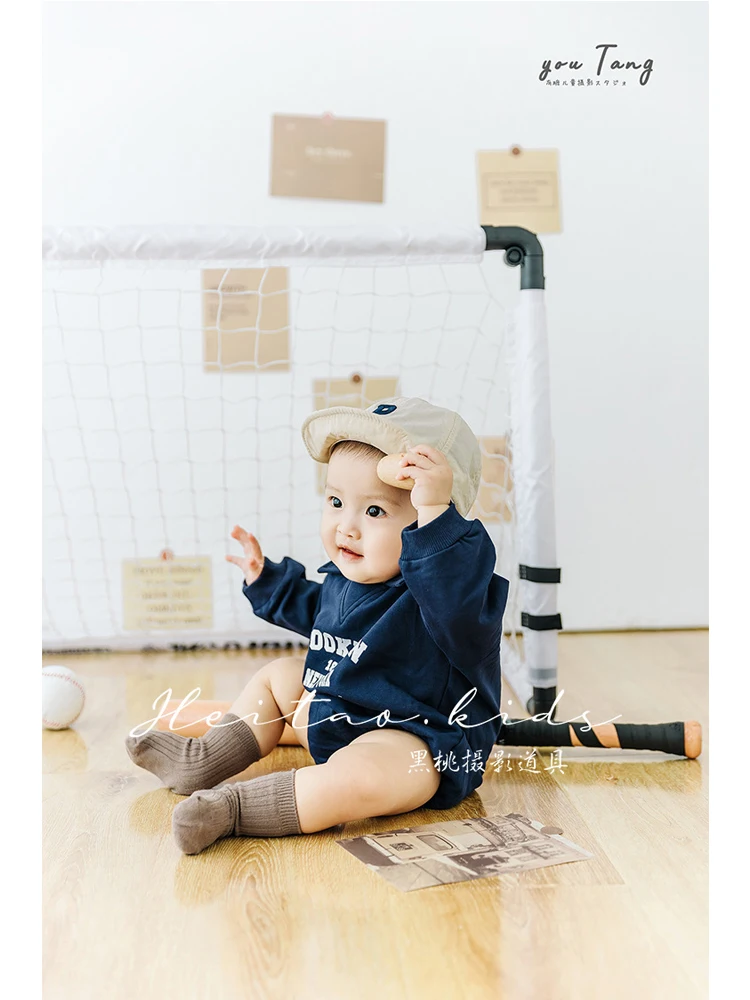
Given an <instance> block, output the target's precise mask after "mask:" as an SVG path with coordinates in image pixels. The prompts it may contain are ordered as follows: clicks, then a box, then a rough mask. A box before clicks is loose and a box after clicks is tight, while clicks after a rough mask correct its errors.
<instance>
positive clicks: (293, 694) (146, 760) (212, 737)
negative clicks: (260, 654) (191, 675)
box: [125, 656, 304, 795]
mask: <svg viewBox="0 0 750 1000" xmlns="http://www.w3.org/2000/svg"><path fill="white" fill-rule="evenodd" d="M303 670H304V657H303V656H286V657H280V658H279V659H276V660H272V661H271V662H270V663H267V664H266V665H265V666H264V667H262V668H261V669H260V670H259V671H258V672H257V673H256V674H255V675H254V676H253V677H252V678H251V679H250V681H248V683H247V685H246V686H245V689H244V690H243V692H242V693H241V694H240V696H239V698H237V699H236V700H235V702H234V703H233V704H232V706H231V708H230V709H229V712H227V714H226V715H225V716H224V717H223V718H222V719H220V720H214V724H213V725H212V726H211V727H210V728H209V731H208V733H207V734H206V735H205V736H203V737H201V738H200V739H195V738H187V739H186V738H185V737H184V736H180V735H178V734H177V733H165V732H158V733H157V732H153V731H151V732H149V733H147V734H146V735H145V736H140V737H128V739H127V740H126V741H125V743H126V747H127V751H128V754H129V755H130V758H131V760H132V761H133V762H134V763H135V764H138V766H139V767H143V768H145V769H146V770H148V771H151V772H153V773H154V774H156V775H157V776H158V777H159V778H161V780H162V781H163V782H164V783H165V784H166V785H169V786H170V787H171V788H173V789H174V791H176V792H178V793H179V794H181V795H190V794H191V792H194V791H197V790H198V789H203V788H213V787H214V786H215V785H217V784H218V783H219V782H220V781H225V780H226V779H227V778H231V777H232V776H234V775H235V774H239V773H240V772H241V771H244V770H245V769H246V768H247V767H250V765H251V764H254V763H255V762H256V761H257V760H259V759H260V758H261V757H265V756H266V754H268V753H270V751H271V750H272V749H273V748H274V747H275V746H276V744H277V743H278V741H279V738H280V737H281V734H282V733H283V732H284V728H285V720H284V718H283V717H284V716H285V715H288V716H289V718H290V719H291V718H292V715H293V713H294V711H295V709H296V707H297V704H296V700H297V698H300V697H302V696H303V694H304V690H303V688H302V672H303ZM243 717H246V718H243ZM217 723H219V724H217Z"/></svg>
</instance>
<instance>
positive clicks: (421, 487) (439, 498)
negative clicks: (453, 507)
mask: <svg viewBox="0 0 750 1000" xmlns="http://www.w3.org/2000/svg"><path fill="white" fill-rule="evenodd" d="M399 464H400V465H401V467H402V468H401V471H400V472H397V473H396V478H397V479H405V478H408V477H411V478H412V479H413V480H414V487H413V489H412V491H411V494H410V495H411V503H412V506H413V507H414V508H415V509H416V510H419V508H420V507H437V506H439V505H441V504H449V503H450V500H451V492H452V490H453V469H451V467H450V465H449V464H448V459H447V458H446V457H445V455H444V454H443V453H442V451H438V450H437V448H433V447H432V446H431V445H429V444H417V445H415V446H414V447H413V448H410V449H409V450H408V451H406V452H405V453H404V457H403V458H402V459H401V462H400V463H399Z"/></svg>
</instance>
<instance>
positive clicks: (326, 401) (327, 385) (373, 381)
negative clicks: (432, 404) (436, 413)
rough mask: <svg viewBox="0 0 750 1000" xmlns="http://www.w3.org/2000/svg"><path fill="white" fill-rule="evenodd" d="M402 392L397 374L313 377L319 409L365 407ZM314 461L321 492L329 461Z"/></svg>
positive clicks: (320, 492) (315, 399)
mask: <svg viewBox="0 0 750 1000" xmlns="http://www.w3.org/2000/svg"><path fill="white" fill-rule="evenodd" d="M400 395H401V390H400V389H399V383H398V376H397V375H394V376H388V375H385V376H375V377H366V376H362V375H354V376H350V377H349V378H331V379H326V378H317V379H314V380H313V400H314V405H315V409H316V410H325V409H327V408H328V407H329V406H357V407H359V408H360V409H362V410H366V409H367V407H368V406H372V404H373V403H377V402H378V400H380V399H390V398H392V397H394V396H400ZM315 464H316V465H317V469H316V473H317V476H316V485H317V491H318V494H319V495H320V496H322V495H323V488H324V486H325V481H326V474H327V472H328V465H327V464H325V463H320V462H316V463H315Z"/></svg>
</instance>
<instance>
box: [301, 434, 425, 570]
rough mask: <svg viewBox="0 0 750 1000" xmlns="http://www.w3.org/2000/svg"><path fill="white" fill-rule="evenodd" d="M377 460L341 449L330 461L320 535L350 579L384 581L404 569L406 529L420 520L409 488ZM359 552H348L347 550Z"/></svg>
mask: <svg viewBox="0 0 750 1000" xmlns="http://www.w3.org/2000/svg"><path fill="white" fill-rule="evenodd" d="M377 464H378V462H377V459H375V458H367V457H364V456H354V455H350V454H349V455H347V454H346V453H344V454H342V453H341V452H339V451H335V452H334V453H333V455H332V456H331V460H330V462H329V463H328V477H327V480H326V487H325V494H324V496H325V499H324V503H323V517H322V518H321V522H320V535H321V538H322V539H323V545H324V546H325V550H326V552H327V553H328V557H329V558H330V559H331V560H332V561H333V562H334V563H335V564H336V566H337V567H338V568H339V569H340V570H341V572H342V573H343V575H344V576H345V577H347V578H348V579H349V580H356V581H357V583H383V582H384V581H385V580H390V579H391V577H393V576H396V574H397V573H398V572H399V566H398V560H399V556H400V555H401V532H402V530H403V529H404V528H405V527H406V526H407V525H409V524H411V523H412V522H413V521H415V520H416V517H417V512H416V510H415V509H414V507H412V504H411V499H410V493H409V491H408V490H400V489H397V487H395V486H388V485H387V484H386V483H384V482H383V481H382V480H381V479H379V478H378V474H377V472H376V469H377ZM347 548H348V549H350V550H351V551H352V552H354V553H356V555H354V556H352V555H348V554H347V552H346V551H344V550H345V549H347Z"/></svg>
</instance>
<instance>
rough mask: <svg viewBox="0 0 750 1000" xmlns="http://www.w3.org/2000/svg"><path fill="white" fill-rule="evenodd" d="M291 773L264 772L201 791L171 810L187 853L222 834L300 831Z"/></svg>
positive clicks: (177, 835) (174, 827)
mask: <svg viewBox="0 0 750 1000" xmlns="http://www.w3.org/2000/svg"><path fill="white" fill-rule="evenodd" d="M296 770H297V769H296V768H292V770H291V771H275V772H274V773H273V774H263V775H261V776H260V777H259V778H253V779H252V780H251V781H238V782H233V783H232V784H230V785H225V786H224V787H223V788H212V789H201V790H200V791H197V792H193V794H192V795H191V796H190V798H189V799H187V800H186V801H185V802H180V804H179V805H178V806H177V807H176V808H175V810H174V812H173V813H172V832H173V833H174V836H175V840H176V841H177V845H178V847H179V848H180V850H181V851H182V852H183V853H184V854H199V853H200V852H201V851H203V850H205V849H206V848H207V847H209V846H210V845H211V844H213V843H214V842H215V841H217V840H219V839H220V838H221V837H286V836H289V835H291V834H300V833H302V828H301V826H300V822H299V815H298V813H297V798H296V794H295V783H294V775H295V772H296Z"/></svg>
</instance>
